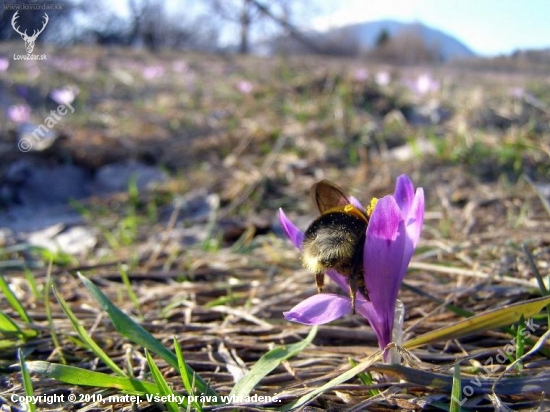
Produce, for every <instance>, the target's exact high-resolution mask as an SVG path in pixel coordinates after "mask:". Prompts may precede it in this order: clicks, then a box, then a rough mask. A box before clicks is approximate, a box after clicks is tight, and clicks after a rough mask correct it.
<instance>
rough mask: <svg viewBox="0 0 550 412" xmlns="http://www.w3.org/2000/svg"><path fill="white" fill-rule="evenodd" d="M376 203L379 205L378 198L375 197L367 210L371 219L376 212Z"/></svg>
mask: <svg viewBox="0 0 550 412" xmlns="http://www.w3.org/2000/svg"><path fill="white" fill-rule="evenodd" d="M376 203H378V198H377V197H373V198H372V200H371V201H370V205H368V206H367V207H366V208H365V209H366V210H367V216H368V217H371V216H372V213H373V212H374V208H375V207H376Z"/></svg>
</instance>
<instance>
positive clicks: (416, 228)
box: [405, 187, 424, 247]
mask: <svg viewBox="0 0 550 412" xmlns="http://www.w3.org/2000/svg"><path fill="white" fill-rule="evenodd" d="M405 221H406V225H407V234H408V235H409V237H410V239H411V241H412V243H413V246H414V247H416V244H417V243H418V239H420V233H421V232H422V224H423V223H424V190H423V189H422V188H421V187H419V188H418V189H416V194H415V195H414V200H413V202H412V205H411V208H410V210H409V214H408V216H406V217H405Z"/></svg>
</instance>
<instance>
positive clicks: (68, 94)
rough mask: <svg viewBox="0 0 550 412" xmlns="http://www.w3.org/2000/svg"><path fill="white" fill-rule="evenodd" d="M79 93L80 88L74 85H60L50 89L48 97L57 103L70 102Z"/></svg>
mask: <svg viewBox="0 0 550 412" xmlns="http://www.w3.org/2000/svg"><path fill="white" fill-rule="evenodd" d="M78 93H80V89H79V88H78V87H76V86H67V87H61V88H59V89H53V90H51V91H50V97H51V98H52V99H53V101H54V102H56V103H59V104H71V103H72V102H73V101H74V99H75V98H76V96H77V95H78Z"/></svg>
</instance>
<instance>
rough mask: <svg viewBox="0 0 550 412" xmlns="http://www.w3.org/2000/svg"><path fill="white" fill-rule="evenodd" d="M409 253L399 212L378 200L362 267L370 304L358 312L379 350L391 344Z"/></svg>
mask: <svg viewBox="0 0 550 412" xmlns="http://www.w3.org/2000/svg"><path fill="white" fill-rule="evenodd" d="M407 243H409V245H407ZM409 250H410V253H411V255H412V251H414V247H413V245H412V242H411V241H410V240H409V238H408V236H407V233H406V231H405V222H404V219H403V215H402V212H401V209H400V208H399V205H398V203H397V201H396V199H395V198H394V197H393V196H385V197H383V198H382V199H380V200H379V201H378V203H377V205H376V208H375V209H374V212H373V214H372V216H371V218H370V221H369V225H368V227H367V240H366V242H365V249H364V255H363V265H364V270H365V284H366V287H367V290H368V292H369V298H370V302H366V303H365V304H364V305H362V307H361V309H360V313H362V314H363V313H364V315H365V316H366V318H367V319H368V320H369V323H370V324H371V326H372V327H373V329H374V330H375V332H376V334H377V336H378V342H379V345H380V347H381V348H383V347H385V346H386V345H387V344H388V343H390V342H391V335H392V329H393V317H394V310H395V300H396V299H397V293H398V291H399V287H400V286H401V282H402V281H403V277H404V276H405V272H406V269H407V265H408V263H409V260H410V256H408V259H405V258H404V253H405V252H406V251H407V252H409ZM405 261H406V264H403V263H404V262H405Z"/></svg>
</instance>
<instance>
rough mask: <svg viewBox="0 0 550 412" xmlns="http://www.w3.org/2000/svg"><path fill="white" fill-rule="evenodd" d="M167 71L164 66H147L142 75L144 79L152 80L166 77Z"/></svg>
mask: <svg viewBox="0 0 550 412" xmlns="http://www.w3.org/2000/svg"><path fill="white" fill-rule="evenodd" d="M165 71H166V70H164V67H162V66H147V67H145V68H144V69H143V70H142V71H141V74H142V76H143V78H144V79H147V80H152V79H156V78H159V77H162V76H164V73H165Z"/></svg>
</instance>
